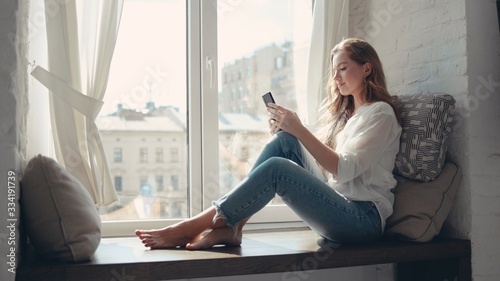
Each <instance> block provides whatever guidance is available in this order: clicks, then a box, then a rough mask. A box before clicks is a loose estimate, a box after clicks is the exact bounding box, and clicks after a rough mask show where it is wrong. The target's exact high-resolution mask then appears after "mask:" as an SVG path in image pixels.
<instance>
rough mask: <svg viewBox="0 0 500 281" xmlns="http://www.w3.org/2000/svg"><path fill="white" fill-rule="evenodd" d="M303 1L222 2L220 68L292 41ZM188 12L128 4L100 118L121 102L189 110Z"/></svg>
mask: <svg viewBox="0 0 500 281" xmlns="http://www.w3.org/2000/svg"><path fill="white" fill-rule="evenodd" d="M298 2H303V3H308V2H310V0H218V31H217V32H218V42H217V44H218V57H219V65H224V63H228V62H231V61H234V60H235V59H238V58H241V57H243V56H245V55H249V54H251V53H252V52H253V50H255V49H258V48H260V47H263V46H266V45H269V44H271V43H272V42H277V43H281V42H284V41H285V40H293V36H294V33H293V31H292V30H293V28H294V22H293V20H292V18H293V16H294V12H295V13H296V12H297V6H296V4H297V3H298ZM185 9H186V8H185V1H184V0H161V1H160V0H140V1H139V0H125V5H124V8H123V12H122V18H121V23H120V30H119V35H118V36H119V37H118V41H117V45H116V47H115V53H114V55H113V61H112V65H111V71H110V77H109V81H108V88H107V93H106V96H105V105H104V107H103V109H102V111H101V114H109V113H112V112H113V111H115V110H116V106H117V104H118V103H121V104H123V106H124V107H125V108H135V109H137V108H143V107H144V106H145V103H146V102H147V101H148V100H149V99H150V98H151V99H152V100H154V101H155V102H156V103H157V105H167V104H168V105H173V106H176V107H179V108H180V110H181V111H185V107H186V106H185V101H186V78H185V74H186V66H185V65H186V19H185V14H186V11H185ZM295 16H296V15H295ZM296 18H297V17H296ZM300 27H301V25H299V26H298V27H297V29H300Z"/></svg>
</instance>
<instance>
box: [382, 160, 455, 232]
mask: <svg viewBox="0 0 500 281" xmlns="http://www.w3.org/2000/svg"><path fill="white" fill-rule="evenodd" d="M460 180H461V173H460V170H459V169H458V168H457V166H456V165H455V164H453V163H451V162H446V163H445V164H444V166H443V169H442V172H441V174H440V175H439V176H438V177H437V178H436V179H435V180H433V181H429V182H421V181H415V180H409V179H404V178H401V179H398V184H397V185H396V187H395V189H394V196H395V199H394V211H393V214H392V216H390V217H389V218H388V219H387V223H386V230H385V236H386V237H392V238H397V239H401V240H407V241H414V242H427V241H430V240H432V238H434V236H436V235H438V234H439V232H440V231H441V227H442V226H443V223H444V221H445V220H446V217H447V216H448V214H449V212H450V210H451V207H452V204H453V201H454V198H455V194H456V192H457V189H458V185H459V183H460Z"/></svg>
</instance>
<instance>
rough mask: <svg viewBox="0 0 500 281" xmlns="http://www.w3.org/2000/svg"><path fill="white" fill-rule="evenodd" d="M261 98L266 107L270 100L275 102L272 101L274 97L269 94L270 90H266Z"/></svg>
mask: <svg viewBox="0 0 500 281" xmlns="http://www.w3.org/2000/svg"><path fill="white" fill-rule="evenodd" d="M262 99H263V100H264V104H265V105H266V107H267V104H268V103H270V102H272V103H275V102H274V98H273V95H272V94H271V92H267V93H265V94H264V95H263V96H262Z"/></svg>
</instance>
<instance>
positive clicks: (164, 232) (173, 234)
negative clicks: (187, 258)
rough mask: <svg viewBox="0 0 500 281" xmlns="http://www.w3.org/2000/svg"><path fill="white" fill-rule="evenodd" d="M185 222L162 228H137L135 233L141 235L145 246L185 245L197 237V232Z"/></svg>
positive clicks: (163, 247) (172, 246) (158, 247)
mask: <svg viewBox="0 0 500 281" xmlns="http://www.w3.org/2000/svg"><path fill="white" fill-rule="evenodd" d="M189 230H190V229H189V228H188V227H187V225H186V224H185V223H182V222H181V223H178V224H174V225H171V226H167V227H164V228H161V229H151V230H139V229H138V230H136V231H135V235H137V237H139V239H140V240H141V241H142V244H144V246H146V247H149V248H151V249H165V248H176V247H178V246H180V247H184V246H186V244H187V243H189V242H191V241H193V239H196V238H197V236H198V235H199V234H198V233H197V234H192V231H189Z"/></svg>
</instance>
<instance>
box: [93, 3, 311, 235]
mask: <svg viewBox="0 0 500 281" xmlns="http://www.w3.org/2000/svg"><path fill="white" fill-rule="evenodd" d="M311 2H312V1H310V0H273V1H228V0H189V1H187V0H143V1H134V0H125V4H124V8H123V13H122V16H121V23H120V31H119V32H120V33H119V37H118V41H117V44H116V47H115V53H114V55H113V62H112V65H111V70H110V77H109V81H108V87H107V93H106V96H105V105H104V106H103V110H102V111H101V115H100V116H99V118H98V120H97V123H98V125H99V122H101V123H102V124H106V125H107V126H103V128H102V129H101V135H102V139H103V145H104V147H105V148H107V147H113V145H115V144H116V143H115V140H116V139H117V138H120V140H121V141H120V145H121V148H122V149H123V151H122V152H121V154H123V156H121V157H123V160H125V159H129V158H130V159H134V158H135V157H137V156H136V155H137V154H136V155H134V153H139V161H129V162H127V163H122V164H121V166H119V165H117V164H115V163H108V164H109V167H110V170H111V172H112V173H113V175H112V176H114V177H115V188H117V189H118V187H117V185H116V177H117V176H118V173H120V176H122V177H123V182H122V183H121V185H120V188H121V190H122V191H121V192H120V199H121V201H120V203H117V204H118V206H113V207H110V208H109V209H106V207H103V210H100V211H101V213H104V214H106V216H105V217H106V220H105V221H103V226H104V232H105V235H107V234H108V235H109V233H110V232H109V231H111V233H112V234H111V235H113V234H115V235H122V234H121V233H117V232H114V233H113V231H112V230H109V229H110V228H108V224H107V222H109V221H111V220H117V221H118V220H122V219H126V218H124V217H123V216H119V215H114V214H119V213H120V214H122V213H123V212H124V211H120V210H121V209H126V210H127V211H128V212H129V215H130V214H132V215H131V217H133V218H140V217H141V216H142V217H144V218H159V219H165V220H168V221H160V222H154V221H151V220H148V221H137V222H134V225H133V226H131V229H135V228H138V227H141V228H142V227H162V226H165V225H166V224H168V223H173V222H175V221H176V220H179V219H182V218H184V217H187V216H193V215H196V214H197V213H199V212H201V211H202V210H203V209H205V208H207V207H209V206H210V205H211V201H212V200H215V199H217V198H219V197H220V196H222V195H223V194H225V193H226V192H227V191H229V190H230V189H231V188H232V187H234V185H235V184H237V183H238V182H239V181H241V180H242V179H243V178H244V177H245V176H246V174H247V173H248V171H249V169H250V168H251V166H252V164H253V162H254V161H255V159H256V157H257V156H258V154H259V152H260V151H261V149H262V147H263V145H264V144H265V143H266V141H267V139H268V138H269V135H268V127H267V126H268V125H267V112H266V111H265V107H264V104H263V103H262V99H261V96H262V94H264V93H265V92H268V91H272V92H273V94H274V97H275V99H276V100H277V102H279V103H280V104H282V105H284V106H286V107H289V108H292V109H295V110H296V94H297V91H299V90H298V89H299V88H298V84H299V82H298V81H303V80H305V77H306V69H307V67H306V65H305V64H304V63H302V65H294V63H293V61H294V60H293V59H289V58H292V57H293V58H297V60H296V61H297V62H305V61H306V60H305V59H303V58H304V57H307V52H308V45H307V42H308V40H309V31H310V30H311V23H310V18H311V16H312V11H311V5H312V4H311ZM297 3H301V5H300V8H298V4H297ZM214 7H217V9H214ZM304 7H305V8H304ZM202 34H203V36H202ZM304 38H306V39H304ZM277 58H279V60H278V59H277ZM276 81H279V83H277V82H276ZM301 83H303V82H301ZM158 139H161V140H163V142H166V143H167V145H168V146H166V147H164V148H159V147H158V142H151V141H148V140H158ZM172 139H175V140H176V141H175V142H174V141H165V140H172ZM162 145H164V144H162ZM150 150H151V151H154V153H155V156H154V157H155V161H149V160H148V151H150ZM106 151H107V153H108V150H106ZM164 151H165V152H166V153H168V158H167V159H164V157H165V156H164V153H165V152H164ZM129 152H130V153H132V154H131V155H130V157H128V156H127V155H126V153H129ZM109 153H112V157H113V158H111V159H117V153H118V152H117V150H115V149H114V148H112V150H111V151H109ZM109 157H111V156H108V159H110V158H109ZM135 159H136V158H135ZM112 162H116V161H112ZM159 163H161V164H159ZM123 164H126V165H123ZM163 175H165V178H166V180H167V181H169V182H166V183H164V182H163V181H164V178H163ZM150 179H153V180H154V182H150ZM168 179H169V180H168ZM164 185H166V186H164ZM169 186H170V187H171V188H169ZM144 198H148V200H149V201H143V200H144ZM138 202H142V203H140V204H139V203H138ZM144 202H147V204H146V203H144ZM139 206H144V208H142V207H139ZM147 206H149V207H147ZM154 206H158V207H154ZM146 207H147V208H146ZM145 210H147V212H148V216H146V215H145V213H144V212H145ZM266 212H267V213H266ZM130 219H132V218H130ZM295 220H297V217H296V216H293V215H292V212H291V211H290V210H288V208H287V207H284V206H283V205H282V202H280V201H279V200H276V201H273V202H272V203H271V204H270V205H269V209H267V208H266V210H263V212H262V214H261V215H259V216H255V218H253V220H252V221H253V222H270V221H295ZM155 223H156V224H155ZM124 224H126V222H124ZM109 225H113V226H116V225H117V224H116V222H115V223H113V224H109ZM141 225H143V226H141ZM124 227H127V226H124ZM127 229H128V228H127Z"/></svg>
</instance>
